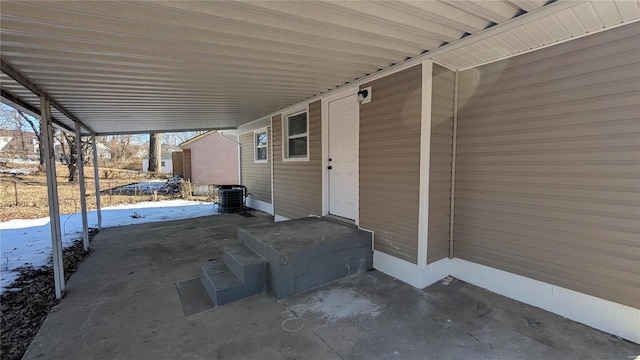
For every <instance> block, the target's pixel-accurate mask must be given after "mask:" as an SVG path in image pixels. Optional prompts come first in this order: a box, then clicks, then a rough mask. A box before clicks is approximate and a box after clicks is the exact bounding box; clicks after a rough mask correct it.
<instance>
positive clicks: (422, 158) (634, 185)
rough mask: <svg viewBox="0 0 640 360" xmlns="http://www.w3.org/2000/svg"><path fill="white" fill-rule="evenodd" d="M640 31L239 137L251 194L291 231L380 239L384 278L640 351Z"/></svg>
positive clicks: (353, 90) (374, 81) (322, 107)
mask: <svg viewBox="0 0 640 360" xmlns="http://www.w3.org/2000/svg"><path fill="white" fill-rule="evenodd" d="M523 31H524V30H523ZM639 31H640V24H639V23H633V24H629V25H624V26H619V27H617V28H614V29H611V30H606V31H602V32H599V33H596V34H592V35H588V36H584V37H581V38H577V39H574V40H571V41H567V42H562V43H560V44H557V45H553V46H549V47H546V48H542V49H540V50H536V51H532V52H528V53H524V54H521V55H518V56H513V57H510V58H507V59H504V60H500V61H496V62H491V63H488V64H484V65H481V66H477V67H473V68H469V69H464V70H461V71H458V72H455V71H452V70H449V69H447V68H446V67H444V66H441V65H439V64H438V63H437V62H434V61H432V60H425V61H423V62H422V63H420V64H418V65H415V66H412V67H408V68H407V67H404V68H400V69H398V71H396V72H393V73H390V74H385V76H374V77H373V78H368V79H365V80H364V81H359V82H356V84H354V85H346V86H344V89H341V90H336V91H333V92H330V93H329V94H327V95H323V96H319V97H316V98H314V99H312V100H311V101H310V102H304V103H299V104H296V105H293V106H291V107H289V108H286V109H284V110H282V111H281V112H279V113H276V114H275V115H273V116H270V117H268V118H263V119H258V120H255V121H253V122H251V123H248V124H245V125H243V126H241V127H240V129H239V131H238V133H239V134H240V140H241V144H242V145H241V148H242V176H241V179H242V183H243V184H244V185H246V186H247V187H248V190H249V192H250V193H251V194H252V195H251V201H252V202H253V204H254V205H253V206H254V207H257V208H260V209H264V210H265V211H268V212H270V213H272V214H274V215H275V219H276V220H277V221H280V220H287V219H295V218H302V217H308V216H326V215H335V216H338V217H340V218H343V219H344V220H345V221H350V222H352V223H355V224H356V225H357V226H359V227H361V228H363V229H365V230H370V231H371V232H372V233H373V236H374V244H375V245H374V250H375V251H374V267H375V268H376V269H378V270H380V271H383V272H385V273H387V274H390V275H392V276H394V277H396V278H398V279H400V280H402V281H405V282H407V283H409V284H412V285H414V286H416V287H419V288H423V287H425V286H428V285H430V284H431V283H434V282H435V281H438V280H440V279H442V278H443V277H445V276H447V275H453V276H455V277H457V278H460V279H463V280H465V281H468V282H471V283H473V284H475V285H479V286H482V287H484V288H487V289H489V290H492V291H495V292H498V293H500V294H503V295H506V296H509V297H511V298H515V299H517V300H519V301H523V302H526V303H529V304H533V305H535V306H539V307H541V308H544V309H546V310H549V311H552V312H555V313H558V314H560V315H563V316H566V317H569V318H571V319H574V320H577V321H581V322H583V323H586V324H589V325H591V326H594V327H597V328H599V329H603V330H605V331H609V332H612V333H614V334H618V335H621V336H623V337H625V338H627V339H635V341H638V339H640V337H639V335H638V333H637V330H638V328H639V327H638V319H639V318H638V314H639V313H638V309H640V296H638V294H640V281H639V278H638V266H639V246H640V244H639V229H638V217H637V213H638V206H639V204H640V189H639V186H638V185H639V183H640V182H639V181H640V171H639V169H640V167H639V165H640V164H639V162H638V161H639V157H638V154H639V151H640V147H639V142H638V139H639V138H640V113H639V112H638V109H639V106H640V102H639V99H640V71H638V70H639V69H640V65H639V59H640V50H639V46H638V38H637V37H638V33H639ZM436 59H437V58H436ZM363 90H367V96H366V98H365V96H364V93H361V94H362V97H363V98H364V99H361V100H362V101H361V103H359V99H358V95H357V93H358V92H362V91H363ZM263 135H266V139H267V141H266V144H264V141H263ZM452 170H453V171H452Z"/></svg>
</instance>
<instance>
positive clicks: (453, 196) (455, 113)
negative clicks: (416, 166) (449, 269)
mask: <svg viewBox="0 0 640 360" xmlns="http://www.w3.org/2000/svg"><path fill="white" fill-rule="evenodd" d="M459 78H460V72H459V71H456V73H455V78H454V79H455V80H454V84H453V135H452V136H453V139H452V142H451V199H450V201H449V206H450V207H451V208H450V213H449V216H450V218H449V259H453V230H454V228H455V200H456V152H457V150H458V81H459Z"/></svg>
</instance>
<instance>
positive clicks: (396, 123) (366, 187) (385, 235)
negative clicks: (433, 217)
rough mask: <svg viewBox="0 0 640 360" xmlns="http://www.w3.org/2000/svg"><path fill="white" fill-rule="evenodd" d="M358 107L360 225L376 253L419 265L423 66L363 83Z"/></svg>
mask: <svg viewBox="0 0 640 360" xmlns="http://www.w3.org/2000/svg"><path fill="white" fill-rule="evenodd" d="M369 86H371V87H372V89H371V102H369V103H367V104H361V105H360V150H359V151H360V152H359V161H360V205H359V206H360V210H359V214H360V226H361V227H362V228H365V229H368V230H372V231H374V244H375V245H374V248H375V250H377V251H381V252H383V253H386V254H389V255H392V256H395V257H397V258H400V259H404V260H406V261H409V262H412V263H414V264H415V263H417V256H418V255H417V254H418V217H419V216H418V210H419V190H420V129H421V127H420V126H421V96H422V67H421V66H420V65H418V66H414V67H411V68H409V69H406V70H403V71H400V72H397V73H394V74H392V75H389V76H386V77H384V78H381V79H378V80H374V81H372V82H369V83H366V84H363V85H361V86H360V88H361V89H362V88H365V87H369Z"/></svg>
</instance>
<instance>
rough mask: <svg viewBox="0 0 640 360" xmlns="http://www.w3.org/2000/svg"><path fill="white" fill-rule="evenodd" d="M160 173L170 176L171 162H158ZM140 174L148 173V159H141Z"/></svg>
mask: <svg viewBox="0 0 640 360" xmlns="http://www.w3.org/2000/svg"><path fill="white" fill-rule="evenodd" d="M160 162H161V163H160V173H162V174H171V173H172V172H173V161H172V160H170V159H161V160H160ZM142 172H143V173H148V172H149V159H142Z"/></svg>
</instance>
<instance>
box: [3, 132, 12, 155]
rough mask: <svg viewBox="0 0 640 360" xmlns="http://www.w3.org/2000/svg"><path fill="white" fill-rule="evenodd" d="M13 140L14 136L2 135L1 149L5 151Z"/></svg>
mask: <svg viewBox="0 0 640 360" xmlns="http://www.w3.org/2000/svg"><path fill="white" fill-rule="evenodd" d="M11 140H13V136H5V135H3V136H0V151H5V149H4V148H5V147H6V146H7V145H8V144H9V143H10V142H11Z"/></svg>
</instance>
